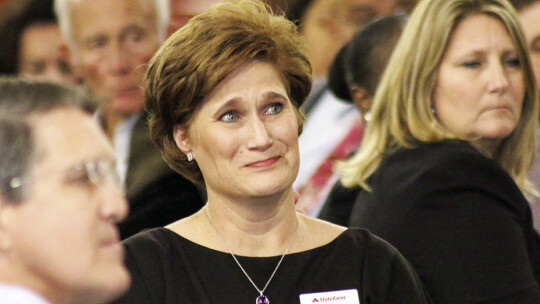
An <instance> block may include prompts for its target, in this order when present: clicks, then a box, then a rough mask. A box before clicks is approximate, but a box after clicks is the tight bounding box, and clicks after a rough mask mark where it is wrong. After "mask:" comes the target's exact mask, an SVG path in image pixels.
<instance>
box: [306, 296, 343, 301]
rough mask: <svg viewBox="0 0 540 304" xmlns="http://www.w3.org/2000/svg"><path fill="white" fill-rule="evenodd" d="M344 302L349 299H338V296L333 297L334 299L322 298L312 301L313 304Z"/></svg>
mask: <svg viewBox="0 0 540 304" xmlns="http://www.w3.org/2000/svg"><path fill="white" fill-rule="evenodd" d="M343 300H347V297H346V296H341V297H336V296H333V297H321V298H318V299H317V298H314V299H313V301H311V302H312V303H324V302H335V301H343Z"/></svg>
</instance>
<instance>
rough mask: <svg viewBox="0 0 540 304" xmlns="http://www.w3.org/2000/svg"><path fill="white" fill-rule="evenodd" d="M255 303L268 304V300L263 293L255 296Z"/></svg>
mask: <svg viewBox="0 0 540 304" xmlns="http://www.w3.org/2000/svg"><path fill="white" fill-rule="evenodd" d="M255 304H270V300H268V298H267V297H266V296H265V295H263V294H262V295H260V296H258V297H257V301H255Z"/></svg>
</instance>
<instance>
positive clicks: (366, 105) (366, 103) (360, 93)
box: [351, 85, 371, 114]
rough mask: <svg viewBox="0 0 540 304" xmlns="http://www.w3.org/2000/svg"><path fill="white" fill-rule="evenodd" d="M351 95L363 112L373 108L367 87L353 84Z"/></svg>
mask: <svg viewBox="0 0 540 304" xmlns="http://www.w3.org/2000/svg"><path fill="white" fill-rule="evenodd" d="M351 97H352V99H353V101H354V104H355V105H356V107H357V108H358V110H360V112H362V114H366V113H368V112H369V110H370V109H371V95H370V94H369V93H368V91H367V90H366V89H364V88H363V87H360V86H357V85H353V86H351Z"/></svg>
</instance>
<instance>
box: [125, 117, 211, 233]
mask: <svg viewBox="0 0 540 304" xmlns="http://www.w3.org/2000/svg"><path fill="white" fill-rule="evenodd" d="M126 191H127V193H126V194H127V199H128V201H129V206H130V212H129V215H128V217H127V219H126V220H125V221H124V222H123V223H121V224H120V225H119V228H120V234H121V237H122V239H124V238H127V237H129V236H131V235H133V234H135V233H137V232H139V231H141V230H143V229H145V228H154V227H162V226H165V225H167V224H170V223H172V222H174V221H176V220H178V219H181V218H183V217H186V216H189V215H191V214H193V213H195V212H196V211H197V210H199V209H200V208H201V207H202V206H203V204H204V203H203V202H204V200H203V197H204V191H203V190H201V189H198V188H197V187H195V185H194V184H193V183H191V182H190V181H188V180H187V179H185V178H184V177H182V176H181V175H180V174H178V173H177V172H175V171H173V170H172V169H171V168H170V167H169V166H168V165H167V163H165V161H164V160H163V159H162V157H161V152H160V151H159V149H158V148H157V147H156V146H155V145H154V144H153V143H152V141H151V140H150V134H149V130H148V126H147V117H146V116H145V115H143V116H141V118H139V120H138V121H137V122H136V124H135V126H134V127H133V130H132V133H131V145H130V150H129V158H128V169H127V173H126Z"/></svg>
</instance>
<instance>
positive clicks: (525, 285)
mask: <svg viewBox="0 0 540 304" xmlns="http://www.w3.org/2000/svg"><path fill="white" fill-rule="evenodd" d="M368 182H369V185H370V186H371V188H372V192H368V191H362V192H361V193H360V195H359V197H358V199H357V201H356V203H355V205H354V207H353V210H352V214H351V218H350V226H356V227H363V228H366V229H368V230H370V231H371V232H373V233H374V234H375V235H378V236H379V237H381V238H383V239H385V240H387V241H388V242H389V243H391V244H392V245H394V246H395V247H396V248H397V249H398V250H399V251H400V252H401V253H402V254H403V256H405V258H406V259H407V260H409V261H410V262H411V264H412V265H413V266H414V268H415V269H416V271H417V272H418V274H419V276H420V279H421V280H422V281H423V283H424V285H425V286H426V288H427V290H428V292H430V294H431V296H432V299H433V301H434V303H441V304H445V303H448V304H455V303H508V304H510V303H512V304H518V303H527V304H529V303H540V289H539V287H538V282H539V281H540V249H539V248H540V247H539V244H540V241H539V237H538V235H537V234H536V232H535V231H534V229H533V225H532V219H531V211H530V209H529V205H528V203H527V201H526V200H525V198H524V196H523V195H522V193H521V191H520V190H519V188H518V187H517V185H516V184H515V182H514V180H513V179H512V178H511V177H510V175H509V174H507V172H506V171H505V170H503V169H502V167H500V166H499V165H498V164H497V163H496V162H495V161H493V160H491V159H489V158H487V157H484V156H483V155H482V154H481V153H479V152H478V151H477V150H476V149H474V148H473V147H472V146H470V145H469V144H467V143H465V142H462V141H449V142H444V143H437V144H426V145H423V146H420V147H417V148H411V149H405V148H401V149H398V150H397V151H395V152H393V153H390V154H389V155H387V156H386V157H385V158H384V159H383V161H382V162H381V164H380V166H379V168H378V169H377V170H376V171H375V172H374V174H373V175H372V176H371V177H370V178H369V180H368Z"/></svg>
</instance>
